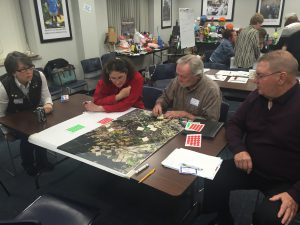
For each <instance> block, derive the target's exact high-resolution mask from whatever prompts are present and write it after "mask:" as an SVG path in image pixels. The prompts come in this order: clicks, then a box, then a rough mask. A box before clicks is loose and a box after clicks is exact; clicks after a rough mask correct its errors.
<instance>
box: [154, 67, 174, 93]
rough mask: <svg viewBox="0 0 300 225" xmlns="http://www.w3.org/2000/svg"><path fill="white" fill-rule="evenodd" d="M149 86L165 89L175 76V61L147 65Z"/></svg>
mask: <svg viewBox="0 0 300 225" xmlns="http://www.w3.org/2000/svg"><path fill="white" fill-rule="evenodd" d="M149 73H150V79H151V86H153V87H156V88H160V89H165V88H166V87H167V85H168V84H169V83H170V81H171V80H172V79H174V78H175V76H176V63H167V64H159V65H153V66H150V67H149Z"/></svg>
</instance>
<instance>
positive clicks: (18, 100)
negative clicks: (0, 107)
mask: <svg viewBox="0 0 300 225" xmlns="http://www.w3.org/2000/svg"><path fill="white" fill-rule="evenodd" d="M14 103H15V104H23V98H15V99H14Z"/></svg>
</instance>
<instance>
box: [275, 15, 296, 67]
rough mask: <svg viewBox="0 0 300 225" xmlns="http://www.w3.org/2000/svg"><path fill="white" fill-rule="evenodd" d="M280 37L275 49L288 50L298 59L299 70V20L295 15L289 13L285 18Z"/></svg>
mask: <svg viewBox="0 0 300 225" xmlns="http://www.w3.org/2000/svg"><path fill="white" fill-rule="evenodd" d="M284 25H285V27H284V28H283V30H282V32H281V35H280V38H279V40H278V42H277V44H276V46H275V49H282V50H286V51H289V52H290V53H292V55H293V56H294V57H295V58H296V59H297V61H298V65H299V67H298V70H299V71H300V45H299V40H300V21H299V20H298V17H297V15H291V16H289V17H287V18H286V21H285V24H284Z"/></svg>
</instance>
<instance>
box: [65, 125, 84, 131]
mask: <svg viewBox="0 0 300 225" xmlns="http://www.w3.org/2000/svg"><path fill="white" fill-rule="evenodd" d="M82 128H84V126H83V125H81V124H77V125H75V126H73V127H70V128H68V129H67V131H70V132H73V133H74V132H76V131H79V130H80V129H82Z"/></svg>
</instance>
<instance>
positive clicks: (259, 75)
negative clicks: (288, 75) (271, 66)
mask: <svg viewBox="0 0 300 225" xmlns="http://www.w3.org/2000/svg"><path fill="white" fill-rule="evenodd" d="M277 73H281V71H276V72H273V73H269V74H263V73H256V75H255V79H257V80H260V79H262V78H264V77H268V76H271V75H274V74H277Z"/></svg>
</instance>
